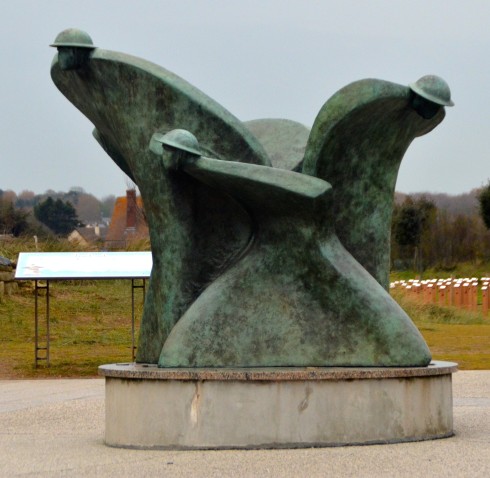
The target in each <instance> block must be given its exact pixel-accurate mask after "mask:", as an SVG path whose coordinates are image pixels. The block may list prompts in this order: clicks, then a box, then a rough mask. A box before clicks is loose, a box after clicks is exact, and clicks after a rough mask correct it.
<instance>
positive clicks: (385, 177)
mask: <svg viewBox="0 0 490 478" xmlns="http://www.w3.org/2000/svg"><path fill="white" fill-rule="evenodd" d="M80 38H82V39H83V41H82V42H80V41H79V40H80ZM77 44H78V46H77ZM54 46H56V47H57V48H58V50H59V53H58V54H57V55H56V56H55V58H54V60H53V64H52V68H51V75H52V78H53V81H54V82H55V84H56V86H57V87H58V88H59V89H60V91H61V92H62V93H63V94H64V95H65V96H66V97H67V98H68V99H69V100H70V101H71V102H72V103H73V104H74V105H75V106H76V107H77V108H78V109H80V111H81V112H82V113H83V114H84V115H85V116H87V117H88V118H89V119H90V120H91V121H92V123H93V124H94V126H95V130H94V136H95V138H96V139H97V141H98V142H99V143H100V144H101V146H102V147H103V148H104V150H105V151H106V152H107V153H108V154H109V156H110V157H111V158H112V159H113V160H114V161H115V162H116V164H117V165H118V166H119V167H120V168H121V169H122V170H123V171H124V172H125V173H127V174H128V175H129V176H130V177H131V178H132V179H133V180H134V181H135V183H136V184H137V185H138V187H139V189H140V191H141V194H142V197H143V201H144V204H145V211H146V215H147V218H148V223H149V226H150V237H151V244H152V254H153V264H154V265H153V270H152V278H151V282H150V289H149V292H148V296H147V300H146V303H145V310H144V315H143V319H142V325H141V332H140V342H139V347H138V357H137V361H138V362H147V363H158V364H159V366H161V367H181V366H183V367H200V366H209V367H223V366H286V365H288V366H308V365H310V366H333V365H335V366H425V365H427V364H428V363H429V362H430V359H431V357H430V352H429V350H428V348H427V345H426V344H425V342H424V340H423V338H422V336H421V335H420V333H419V332H418V330H417V329H416V327H415V326H414V325H413V323H412V322H411V320H410V319H409V317H408V316H407V315H406V314H405V313H404V312H403V310H402V309H401V308H400V307H399V306H398V305H397V304H396V303H395V302H394V301H393V299H391V297H390V296H389V294H388V292H387V291H386V288H387V285H388V282H387V281H388V270H389V269H388V267H389V263H388V260H389V234H390V223H391V210H392V200H393V193H394V187H395V182H396V175H397V171H398V167H399V165H400V162H401V159H402V157H403V154H404V153H405V151H406V149H407V148H408V146H409V144H410V142H411V141H412V140H413V139H414V138H415V137H417V136H420V135H423V134H426V133H427V132H429V131H430V130H432V129H433V128H434V127H435V126H437V124H439V123H440V122H441V121H442V119H443V118H444V106H451V103H452V102H451V100H450V93H449V88H448V87H447V85H446V83H445V82H444V81H443V80H441V79H439V78H438V77H433V76H430V77H426V78H425V79H421V80H419V81H418V82H416V83H415V84H413V85H411V86H410V87H405V86H401V85H396V84H393V83H389V82H385V81H381V80H361V81H358V82H355V83H352V84H350V85H348V86H346V87H345V88H343V89H342V90H340V91H339V92H338V93H336V94H335V95H333V96H332V98H330V99H329V100H328V101H327V102H326V103H325V105H324V106H323V107H322V109H321V110H320V113H319V115H318V117H317V119H316V120H315V123H314V125H313V128H312V131H311V133H310V135H309V138H308V142H307V145H306V150H305V154H304V158H303V160H302V161H298V159H297V156H296V157H295V158H291V160H286V161H284V162H283V163H281V165H287V167H289V168H294V171H290V170H285V169H278V168H274V167H272V166H271V160H270V158H269V156H268V154H267V152H266V149H265V148H264V147H263V146H262V145H261V144H260V142H259V141H258V140H257V139H256V138H255V137H254V135H253V134H252V133H251V132H250V130H249V129H248V128H247V127H246V125H244V124H243V123H241V122H240V121H239V120H238V119H236V118H235V117H234V116H232V115H231V114H230V113H229V112H228V111H226V110H225V109H224V108H222V107H221V106H220V105H218V104H217V103H216V102H214V101H213V100H212V99H210V98H209V97H207V96H206V95H204V94H203V93H202V92H200V91H199V90H197V89H196V88H194V87H192V86H191V85H189V84H188V83H187V82H185V81H184V80H182V79H181V78H179V77H177V76H176V75H174V74H173V73H171V72H168V71H167V70H164V69H163V68H161V67H158V66H157V65H154V64H152V63H149V62H146V61H144V60H141V59H139V58H134V57H131V56H129V55H125V54H122V53H116V52H110V51H106V50H101V49H98V48H95V47H93V43H92V40H91V39H90V37H89V36H88V35H87V34H86V33H84V32H80V31H79V30H74V29H70V30H67V31H65V32H62V33H61V34H60V35H58V37H57V39H56V41H55V43H54ZM67 48H70V50H69V53H70V55H69V54H68V53H67V51H66V49H67ZM77 49H81V50H83V52H82V53H80V55H79V54H78V53H77ZM72 50H74V52H73V55H72ZM68 57H69V58H68ZM72 57H74V58H82V60H79V59H78V60H76V61H75V60H73V61H72V60H71V58H72ZM68 60H70V61H68ZM282 121H283V120H282ZM194 135H195V136H194ZM196 137H197V139H196ZM289 141H290V142H289ZM294 141H297V139H294V138H290V140H289V139H288V138H287V137H286V138H284V137H282V138H281V143H282V144H281V146H282V147H283V148H284V149H287V148H288V147H289V148H290V149H291V151H292V150H293V146H294V147H296V146H297V145H296V143H294V144H293V142H294ZM296 150H297V148H296ZM327 181H328V182H327ZM339 239H340V240H339Z"/></svg>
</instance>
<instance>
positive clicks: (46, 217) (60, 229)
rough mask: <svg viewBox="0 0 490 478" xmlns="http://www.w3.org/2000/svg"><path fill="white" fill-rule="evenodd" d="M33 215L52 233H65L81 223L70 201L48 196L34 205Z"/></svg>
mask: <svg viewBox="0 0 490 478" xmlns="http://www.w3.org/2000/svg"><path fill="white" fill-rule="evenodd" d="M34 216H35V217H36V218H37V219H38V220H39V221H41V222H42V223H43V224H45V225H46V226H48V227H49V228H50V229H51V230H52V231H53V232H54V233H56V234H60V235H67V234H69V233H70V232H71V231H73V229H75V228H76V227H77V226H80V225H81V223H80V221H79V220H78V217H77V213H76V210H75V208H74V207H73V206H72V204H71V203H70V202H63V201H62V200H61V199H56V201H55V200H53V198H52V197H48V198H47V199H46V200H45V201H42V202H40V203H39V204H37V205H36V206H35V207H34Z"/></svg>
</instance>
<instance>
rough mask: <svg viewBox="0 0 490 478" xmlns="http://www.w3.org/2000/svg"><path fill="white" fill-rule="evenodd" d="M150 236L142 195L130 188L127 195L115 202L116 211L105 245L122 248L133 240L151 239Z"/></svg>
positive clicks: (110, 247) (113, 214)
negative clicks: (137, 194)
mask: <svg viewBox="0 0 490 478" xmlns="http://www.w3.org/2000/svg"><path fill="white" fill-rule="evenodd" d="M149 237H150V233H149V230H148V224H147V223H146V218H145V213H144V209H143V200H142V199H141V196H136V190H134V189H128V190H127V191H126V196H124V197H118V198H117V199H116V203H115V204H114V212H113V213H112V218H111V223H110V224H109V229H108V231H107V235H106V238H105V247H106V248H107V249H122V248H125V247H127V246H128V245H129V244H130V243H131V242H135V241H139V240H142V239H149Z"/></svg>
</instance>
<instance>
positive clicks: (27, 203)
mask: <svg viewBox="0 0 490 478" xmlns="http://www.w3.org/2000/svg"><path fill="white" fill-rule="evenodd" d="M35 197H36V195H35V194H34V192H33V191H29V190H27V189H25V190H24V191H22V192H21V193H20V194H19V195H18V196H17V201H15V207H18V208H32V207H33V206H34V202H35Z"/></svg>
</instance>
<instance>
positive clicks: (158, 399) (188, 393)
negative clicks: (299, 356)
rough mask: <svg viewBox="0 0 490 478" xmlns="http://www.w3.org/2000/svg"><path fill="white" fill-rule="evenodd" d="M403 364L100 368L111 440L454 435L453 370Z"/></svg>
mask: <svg viewBox="0 0 490 478" xmlns="http://www.w3.org/2000/svg"><path fill="white" fill-rule="evenodd" d="M456 370H457V365H456V364H454V363H451V362H432V363H431V364H430V365H429V366H428V367H400V368H328V367H311V368H309V367H307V368H288V367H284V368H264V369H245V368H239V369H159V368H157V367H156V366H152V365H145V364H111V365H103V366H101V367H99V373H100V374H101V375H103V376H105V379H106V429H105V442H106V444H107V445H109V446H114V447H120V448H136V449H182V450H184V449H237V448H244V449H255V448H308V447H326V446H346V445H369V444H385V443H400V442H409V441H421V440H431V439H438V438H446V437H449V436H452V435H453V410H452V373H454V372H455V371H456Z"/></svg>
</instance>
